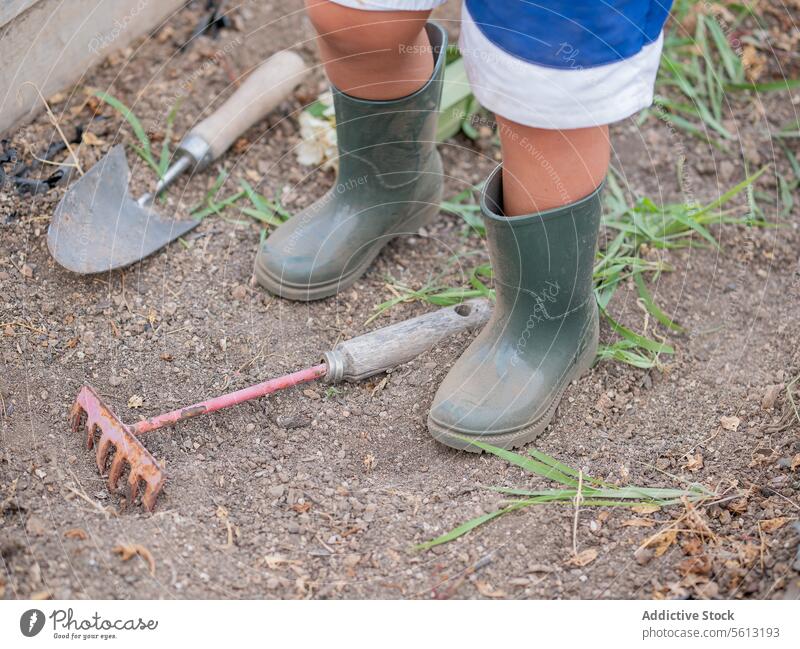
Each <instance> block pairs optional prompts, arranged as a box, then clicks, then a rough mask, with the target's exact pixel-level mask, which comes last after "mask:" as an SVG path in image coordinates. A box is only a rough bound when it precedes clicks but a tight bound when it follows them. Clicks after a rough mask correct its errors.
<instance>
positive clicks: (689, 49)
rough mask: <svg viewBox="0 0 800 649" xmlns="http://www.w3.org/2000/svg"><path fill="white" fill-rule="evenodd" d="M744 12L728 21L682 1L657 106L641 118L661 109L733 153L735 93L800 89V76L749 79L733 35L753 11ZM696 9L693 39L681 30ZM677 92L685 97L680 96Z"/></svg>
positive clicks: (668, 38)
mask: <svg viewBox="0 0 800 649" xmlns="http://www.w3.org/2000/svg"><path fill="white" fill-rule="evenodd" d="M707 5H708V3H707ZM708 6H712V11H713V5H708ZM731 8H732V7H730V6H729V7H728V8H720V9H719V11H720V16H725V15H727V14H730V9H731ZM738 10H739V15H738V16H731V18H730V20H726V19H724V18H720V17H717V16H716V15H711V14H710V13H704V12H703V11H702V10H700V9H698V8H697V6H696V5H695V3H691V2H678V3H676V5H675V7H674V8H673V12H672V13H673V18H674V19H675V20H673V21H672V26H671V27H670V28H668V29H667V31H666V34H665V37H664V49H663V54H662V57H661V67H660V68H659V72H658V78H657V81H656V87H657V90H658V93H657V95H656V97H655V102H654V104H655V105H654V107H653V108H650V109H648V110H646V111H644V112H643V113H642V116H641V118H640V121H644V120H645V119H646V118H647V117H648V115H651V114H653V113H656V114H658V115H659V117H660V118H661V119H663V120H664V121H666V122H668V123H669V124H672V125H673V126H674V127H676V128H678V129H681V130H683V131H684V132H686V133H688V134H690V135H691V136H693V137H696V138H698V139H700V140H702V141H704V142H707V143H709V144H711V145H712V146H714V147H715V148H717V149H719V150H721V151H728V150H729V149H728V144H729V143H731V142H733V141H734V140H735V139H736V136H735V135H734V134H733V133H731V132H730V130H729V129H728V128H727V127H726V126H725V125H724V123H723V122H724V118H725V110H724V109H725V107H726V106H728V107H729V106H730V102H731V100H732V99H734V98H735V97H733V96H732V95H731V93H735V92H741V91H751V92H774V91H781V90H790V89H792V88H797V87H800V79H786V80H779V81H767V82H761V83H758V82H756V81H754V80H752V79H748V76H747V73H746V70H745V67H744V65H743V64H742V58H741V56H740V53H739V52H737V51H735V50H734V48H733V47H732V45H731V42H730V39H729V34H731V33H732V32H733V31H734V30H735V29H737V28H738V27H739V25H740V24H741V22H742V21H743V20H744V19H745V18H747V16H748V15H749V14H748V12H749V11H751V10H750V9H749V8H748V6H747V5H741V6H740V7H739V8H738ZM690 11H693V12H695V16H696V26H695V30H694V35H693V36H691V37H690V36H686V35H685V34H682V33H681V31H682V25H681V20H683V19H685V18H686V17H687V16H688V14H689V12H690ZM675 92H677V93H678V95H679V96H680V97H681V98H679V99H676V98H674V96H673V93H675Z"/></svg>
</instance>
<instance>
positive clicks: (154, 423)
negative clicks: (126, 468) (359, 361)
mask: <svg viewBox="0 0 800 649" xmlns="http://www.w3.org/2000/svg"><path fill="white" fill-rule="evenodd" d="M326 371H327V366H326V365H325V364H324V363H323V364H321V365H315V366H314V367H309V368H307V369H305V370H300V371H299V372H293V373H292V374H286V375H285V376H279V377H278V378H276V379H270V380H269V381H264V382H263V383H258V384H256V385H251V386H250V387H249V388H243V389H242V390H237V391H236V392H229V393H228V394H223V395H222V396H220V397H214V398H213V399H208V400H207V401H201V402H199V403H195V404H193V405H191V406H186V407H185V408H178V409H177V410H173V411H172V412H165V413H164V414H161V415H156V416H155V417H150V418H149V419H143V420H142V421H139V422H136V423H135V424H133V425H132V426H130V427H129V428H130V431H131V432H132V433H133V434H134V435H141V434H142V433H149V432H150V431H151V430H156V429H158V428H163V427H164V426H173V425H175V424H177V423H178V422H179V421H183V420H184V419H191V418H192V417H197V416H198V415H207V414H208V413H211V412H216V411H217V410H222V409H223V408H229V407H230V406H235V405H237V404H239V403H242V401H250V399H257V398H258V397H263V396H264V395H267V394H271V393H273V392H277V391H278V390H284V389H286V388H290V387H292V386H293V385H298V384H300V383H308V382H309V381H314V380H316V379H318V378H320V377H322V376H325V372H326Z"/></svg>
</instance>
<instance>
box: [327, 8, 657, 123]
mask: <svg viewBox="0 0 800 649" xmlns="http://www.w3.org/2000/svg"><path fill="white" fill-rule="evenodd" d="M333 1H334V2H336V3H337V4H340V5H344V6H347V7H351V8H353V9H363V10H368V11H390V10H394V11H397V10H401V11H403V10H404V11H421V10H426V9H433V8H434V7H437V6H439V5H441V4H443V3H444V2H446V1H447V0H333ZM671 5H672V0H544V1H541V2H535V1H534V0H463V6H462V16H461V20H462V23H461V38H460V39H459V48H460V49H461V52H462V55H463V57H464V62H465V65H466V68H467V73H468V75H469V80H470V83H471V85H472V91H473V93H474V94H475V97H476V98H477V99H478V101H479V102H480V103H481V104H482V105H483V106H485V107H486V108H488V109H489V110H491V111H493V112H495V113H497V114H498V115H501V116H503V117H506V118H507V119H510V120H512V121H515V122H517V123H519V124H525V125H528V126H534V127H538V128H549V129H571V128H583V127H588V126H598V125H601V124H610V123H612V122H616V121H619V120H621V119H624V118H626V117H629V116H630V115H633V114H634V113H635V112H637V111H639V110H641V109H642V108H645V107H647V106H649V105H650V104H651V103H652V101H653V86H654V83H655V77H656V72H657V71H658V64H659V60H660V58H661V47H662V43H663V33H662V30H663V27H664V23H665V22H666V19H667V16H668V15H669V10H670V6H671Z"/></svg>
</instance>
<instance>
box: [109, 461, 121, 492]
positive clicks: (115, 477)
mask: <svg viewBox="0 0 800 649" xmlns="http://www.w3.org/2000/svg"><path fill="white" fill-rule="evenodd" d="M124 468H125V456H124V455H123V454H122V453H119V452H118V453H117V454H116V455H115V456H114V459H113V460H112V461H111V468H110V469H109V470H108V488H109V490H110V491H114V490H115V489H116V488H117V482H119V477H120V476H121V475H122V471H123V469H124Z"/></svg>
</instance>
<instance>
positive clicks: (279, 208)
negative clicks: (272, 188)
mask: <svg viewBox="0 0 800 649" xmlns="http://www.w3.org/2000/svg"><path fill="white" fill-rule="evenodd" d="M239 186H240V187H241V188H242V189H243V190H244V193H245V196H246V197H247V199H248V200H249V201H250V203H251V205H252V207H242V208H241V210H240V211H241V212H242V214H246V215H247V216H249V217H251V218H253V219H255V220H256V221H258V222H259V223H261V224H262V227H261V233H260V236H259V241H260V242H263V241H264V239H265V238H266V237H267V230H268V229H269V228H271V227H272V228H275V227H278V226H279V225H280V224H281V223H283V222H284V221H286V220H287V219H289V218H290V217H291V214H289V212H288V211H287V210H286V208H285V207H284V206H283V204H282V203H281V201H280V199H278V198H275V199H270V198H267V197H266V196H264V195H263V194H259V193H258V192H257V191H256V190H255V189H253V187H252V186H251V185H250V183H248V182H247V181H246V180H244V179H242V180H240V181H239Z"/></svg>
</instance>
